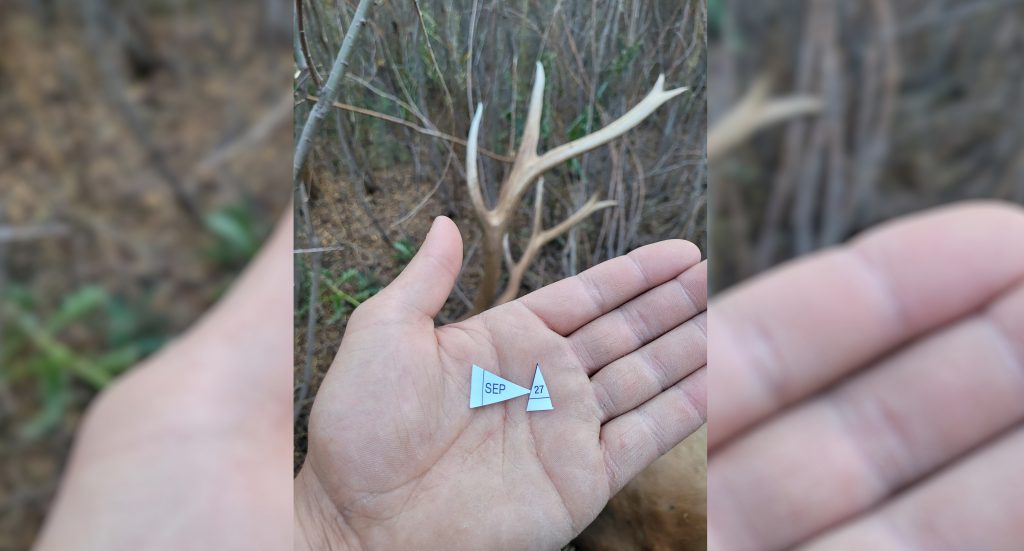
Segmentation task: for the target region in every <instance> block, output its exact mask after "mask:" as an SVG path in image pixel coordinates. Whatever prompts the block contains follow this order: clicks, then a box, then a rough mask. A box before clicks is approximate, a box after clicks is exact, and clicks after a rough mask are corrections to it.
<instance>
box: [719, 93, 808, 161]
mask: <svg viewBox="0 0 1024 551" xmlns="http://www.w3.org/2000/svg"><path fill="white" fill-rule="evenodd" d="M769 89H770V86H769V83H768V80H767V79H766V78H761V79H759V80H758V81H757V82H755V83H754V85H753V86H751V88H750V90H749V91H747V94H746V95H745V96H743V99H741V100H740V102H739V103H737V104H736V105H735V106H734V107H733V108H732V109H730V110H729V111H728V112H727V113H726V114H725V115H722V118H721V119H719V120H718V121H717V122H716V123H715V125H714V126H712V127H711V129H710V130H709V131H708V162H713V161H716V160H718V158H719V157H721V156H722V154H724V153H725V152H727V151H729V150H731V149H732V148H734V147H736V146H737V145H740V144H742V143H743V142H744V141H745V140H746V139H747V138H749V137H751V136H752V135H754V134H755V133H756V132H757V131H759V130H761V129H762V128H766V127H769V126H771V125H773V124H776V123H779V122H782V121H785V120H788V119H793V118H797V117H802V116H804V115H812V114H814V113H817V112H818V111H820V110H821V100H820V99H818V98H816V97H814V96H804V95H794V96H786V97H781V98H769V97H768V93H769Z"/></svg>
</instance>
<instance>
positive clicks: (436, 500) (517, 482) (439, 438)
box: [295, 218, 707, 549]
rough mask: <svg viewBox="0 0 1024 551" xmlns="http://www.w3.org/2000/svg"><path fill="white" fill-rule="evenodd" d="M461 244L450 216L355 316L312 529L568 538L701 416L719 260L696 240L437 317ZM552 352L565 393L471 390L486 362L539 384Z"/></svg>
mask: <svg viewBox="0 0 1024 551" xmlns="http://www.w3.org/2000/svg"><path fill="white" fill-rule="evenodd" d="M461 258H462V240H461V237H460V236H459V232H458V229H457V228H456V227H455V225H454V223H452V221H451V220H448V219H447V218H438V219H437V220H435V222H434V225H433V227H432V228H431V231H430V233H429V234H428V236H427V238H426V240H425V242H424V244H423V246H422V247H421V248H420V251H419V253H418V254H417V255H416V257H415V258H414V259H413V260H412V262H411V263H410V264H409V266H408V267H406V269H405V271H403V272H402V274H401V275H400V276H399V277H398V278H397V279H396V280H395V281H394V282H393V283H392V284H391V285H389V286H388V287H387V288H386V289H384V290H383V291H381V293H379V294H378V295H377V296H375V297H373V298H372V299H370V300H368V301H367V302H366V303H364V304H363V305H362V306H360V307H359V308H358V309H357V310H356V311H355V312H354V313H353V315H352V317H351V319H350V320H349V323H348V327H347V330H346V332H345V337H344V339H343V340H342V343H341V347H340V349H339V351H338V354H337V357H336V358H335V360H334V363H333V365H332V366H331V369H330V371H329V372H328V373H327V376H326V378H325V379H324V381H323V383H322V384H321V387H320V390H319V392H318V394H317V396H316V401H315V403H314V406H313V410H312V412H311V415H310V423H309V448H308V455H307V456H306V463H305V465H304V466H303V468H302V471H301V473H300V474H299V476H298V478H297V480H296V497H295V502H296V515H297V518H296V521H297V523H296V543H297V545H298V546H303V545H305V546H309V547H314V548H327V547H328V545H332V546H340V547H344V546H348V547H350V548H372V549H419V548H427V547H430V548H435V549H456V548H466V549H551V548H557V547H559V546H561V545H563V544H565V543H567V542H568V541H569V540H570V539H571V538H572V537H573V536H575V535H576V534H577V533H578V532H579V531H580V530H582V529H583V528H584V527H585V526H586V525H587V524H588V523H589V522H590V521H592V520H593V519H594V517H595V516H596V515H597V514H598V512H600V510H601V508H602V507H603V506H604V505H605V503H606V502H607V501H608V499H609V497H610V496H612V495H613V494H614V493H615V492H617V491H618V490H619V488H621V487H622V486H623V485H624V484H625V483H626V482H628V481H629V480H630V478H632V477H633V476H634V475H636V474H637V473H638V472H640V470H641V469H643V468H644V467H646V466H647V465H648V464H650V463H651V462H652V461H654V460H655V459H656V458H657V457H659V456H660V455H661V454H663V453H665V452H666V451H668V450H669V449H670V448H671V447H672V446H674V445H675V444H677V443H678V442H680V441H681V440H682V439H683V438H684V437H686V436H687V435H689V434H690V433H691V432H693V431H694V430H696V429H697V428H698V427H699V426H700V425H701V424H702V423H703V422H704V419H705V403H706V402H705V398H704V393H705V373H706V369H705V367H704V366H705V364H706V358H705V341H706V336H705V330H704V328H705V314H704V310H705V307H706V285H707V284H706V268H705V264H704V263H702V262H700V255H699V252H698V250H697V248H696V247H694V246H693V245H692V244H689V243H686V242H683V241H666V242H662V243H658V244H655V245H650V246H647V247H642V248H640V249H637V250H636V251H633V252H632V253H630V254H629V255H628V256H626V257H620V258H616V259H613V260H610V261H608V262H605V263H603V264H601V265H599V266H597V267H595V268H593V269H591V270H588V271H586V272H584V273H582V274H580V275H578V276H575V277H571V278H568V279H565V280H562V281H559V282H557V283H555V284H552V285H549V286H547V287H545V288H543V289H541V290H538V291H536V292H534V293H531V294H529V295H527V296H525V297H523V298H520V299H519V300H516V301H513V302H510V303H507V304H504V305H502V306H499V307H496V308H493V309H491V310H489V311H486V312H484V313H483V314H480V315H478V316H475V317H472V318H470V319H468V320H465V321H462V322H459V323H454V324H451V325H447V326H444V327H440V328H435V327H434V322H433V317H434V316H435V315H436V314H437V312H438V311H439V310H440V309H441V307H442V306H443V304H444V302H445V299H446V298H447V297H448V295H449V293H450V292H451V289H452V287H453V285H454V284H455V279H456V277H457V275H458V271H459V267H460V265H461ZM538 362H539V363H540V365H541V369H542V371H543V374H544V378H545V380H546V382H547V383H548V387H549V388H550V393H551V396H552V401H553V403H554V406H555V409H554V410H553V411H543V412H532V413H527V412H526V399H525V398H523V399H515V400H510V401H507V402H503V403H500V404H496V405H491V406H485V407H482V408H476V409H470V408H469V386H470V374H471V370H470V367H471V365H472V364H474V363H475V364H477V365H480V366H481V367H483V368H485V369H487V370H489V371H492V372H493V373H495V374H497V375H499V376H501V377H504V378H506V379H509V380H511V381H513V382H516V383H517V384H521V385H522V386H527V385H529V384H530V382H531V381H532V380H533V375H534V367H535V364H536V363H538ZM330 548H335V547H330Z"/></svg>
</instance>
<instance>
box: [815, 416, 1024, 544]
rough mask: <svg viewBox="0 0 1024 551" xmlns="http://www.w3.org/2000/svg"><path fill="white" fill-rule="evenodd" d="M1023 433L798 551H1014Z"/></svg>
mask: <svg viewBox="0 0 1024 551" xmlns="http://www.w3.org/2000/svg"><path fill="white" fill-rule="evenodd" d="M1022 457H1024V429H1021V428H1019V429H1017V430H1016V431H1015V432H1013V433H1011V434H1009V435H1007V436H1006V437H1004V438H1002V439H1000V440H998V441H997V442H995V443H994V444H993V445H991V446H988V447H986V448H985V449H982V450H980V451H979V452H978V453H976V454H973V455H971V456H970V457H968V458H967V459H966V460H964V461H962V462H960V463H958V464H955V465H953V466H952V467H951V468H950V469H948V470H946V471H944V472H942V473H940V474H939V475H937V476H935V477H933V478H931V479H929V480H927V481H925V482H924V483H922V484H921V485H919V486H918V487H915V488H913V489H911V490H910V491H909V492H908V493H906V494H905V495H903V496H901V497H900V498H898V499H897V500H895V501H893V502H892V503H890V504H888V505H886V506H885V507H883V508H881V509H879V510H877V511H875V512H873V513H871V514H869V515H867V516H865V517H863V518H861V519H859V520H857V521H855V522H852V523H849V524H847V525H844V526H843V527H841V528H839V529H837V530H835V531H834V532H831V533H829V534H826V535H824V536H822V537H820V538H818V539H816V540H814V541H812V542H810V543H809V544H807V545H806V546H805V547H802V549H807V550H812V549H878V550H880V551H889V550H892V551H901V550H904V549H985V550H991V551H1001V550H1006V551H1010V550H1014V551H1016V550H1018V549H1020V548H1021V541H1024V523H1022V522H1021V518H1022V517H1024V469H1021V468H1020V467H1021V458H1022Z"/></svg>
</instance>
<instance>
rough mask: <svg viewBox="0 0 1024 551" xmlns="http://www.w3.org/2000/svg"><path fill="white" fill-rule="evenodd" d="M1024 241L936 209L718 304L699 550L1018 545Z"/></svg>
mask: <svg viewBox="0 0 1024 551" xmlns="http://www.w3.org/2000/svg"><path fill="white" fill-rule="evenodd" d="M1021 243H1024V211H1021V210H1020V208H1019V207H1008V206H1005V205H1004V206H1000V205H997V204H991V203H982V204H968V205H963V206H956V207H951V208H945V209H940V210H938V211H935V212H931V213H927V214H923V215H918V216H914V217H911V218H908V219H904V220H900V221H898V222H894V223H892V224H889V225H886V226H883V227H882V228H879V229H877V230H873V231H871V232H869V233H868V234H867V235H865V236H863V237H861V238H858V239H857V240H855V241H854V242H853V243H852V244H850V245H848V246H846V247H843V248H840V249H836V250H832V251H828V252H825V253H821V254H819V255H815V256H814V257H811V258H808V259H804V260H801V261H799V262H796V263H793V264H791V265H789V266H787V267H784V268H781V269H779V270H775V271H773V272H772V273H771V274H767V275H765V276H764V277H762V278H759V279H757V280H755V281H754V282H751V283H749V284H747V285H744V286H742V287H740V288H737V289H736V290H734V291H731V292H730V293H728V294H727V295H726V296H723V297H722V298H721V299H720V300H719V301H718V302H716V303H715V304H713V305H712V309H713V311H714V316H713V320H712V323H711V335H712V336H713V337H712V338H713V340H714V342H713V344H712V347H711V351H710V359H711V361H712V363H713V365H714V366H715V370H714V375H713V380H712V382H711V395H710V399H711V404H712V409H713V411H712V412H711V423H710V424H709V433H708V446H709V458H708V459H709V463H708V508H709V511H708V512H709V517H708V520H709V525H708V532H709V548H710V549H712V550H714V551H718V550H729V551H732V550H739V551H744V550H748V549H750V550H754V549H757V550H773V549H789V548H793V547H798V546H799V548H800V549H873V550H874V549H878V550H903V549H986V550H999V549H1007V550H1010V549H1021V541H1024V525H1022V524H1021V522H1020V521H1021V518H1022V517H1024V470H1022V469H1021V464H1022V457H1024V399H1022V397H1024V254H1022V252H1021V251H1022V249H1021Z"/></svg>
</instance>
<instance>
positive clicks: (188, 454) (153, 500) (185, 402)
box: [34, 209, 292, 551]
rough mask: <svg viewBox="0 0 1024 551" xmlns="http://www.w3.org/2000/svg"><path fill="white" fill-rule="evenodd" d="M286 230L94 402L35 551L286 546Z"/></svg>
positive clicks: (286, 224)
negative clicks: (179, 332) (211, 303)
mask: <svg viewBox="0 0 1024 551" xmlns="http://www.w3.org/2000/svg"><path fill="white" fill-rule="evenodd" d="M291 233H292V217H291V214H290V209H289V214H287V215H286V216H285V217H284V218H283V219H282V220H281V222H280V223H279V224H278V226H277V230H276V231H275V232H274V235H273V237H272V238H271V239H270V240H269V241H268V243H267V245H265V246H264V248H263V250H262V251H261V252H260V254H259V256H258V257H257V258H256V259H255V260H254V261H253V262H252V264H251V265H250V266H249V267H248V268H247V269H246V271H245V273H244V274H243V275H242V276H241V277H240V278H239V279H238V281H237V282H236V283H235V285H234V286H233V287H232V289H231V291H230V292H229V293H228V294H227V295H226V296H225V298H224V299H222V300H221V301H220V302H219V303H218V304H217V305H216V306H215V307H214V308H213V309H211V311H210V312H208V313H207V314H205V315H204V316H203V317H202V318H201V319H200V320H199V321H197V322H196V323H195V324H194V325H193V326H192V327H191V328H190V329H189V331H188V332H187V333H186V334H185V335H183V336H181V337H179V338H178V339H177V340H175V341H174V342H172V343H170V344H168V345H167V346H166V347H164V349H163V350H161V351H160V352H159V353H158V354H156V355H155V356H154V357H152V358H150V359H148V360H146V361H145V362H144V363H143V364H142V365H140V366H139V367H136V368H134V369H133V370H132V371H131V372H129V373H128V374H126V375H124V376H122V377H121V378H119V379H118V381H117V382H116V383H115V384H114V385H113V386H112V387H111V388H109V389H107V390H106V391H104V392H103V394H102V395H100V396H99V397H98V398H97V399H96V400H95V401H94V402H93V404H92V405H91V406H90V408H89V412H88V414H87V415H86V418H85V420H84V421H83V423H82V426H81V427H80V428H79V429H78V431H77V434H76V437H75V446H74V450H73V453H72V455H71V459H70V461H69V464H68V467H67V469H66V471H65V473H64V475H63V480H62V482H61V489H60V492H59V493H58V496H57V499H56V502H55V504H54V506H53V508H52V509H51V511H50V514H49V515H48V517H47V521H46V525H45V527H44V529H43V532H42V534H41V536H40V538H39V539H38V541H37V542H36V545H35V547H34V549H35V550H36V551H50V550H63V549H75V550H79V551H88V550H97V551H98V550H103V551H108V550H121V549H147V550H153V551H156V550H164V549H166V550H182V549H221V550H239V551H249V550H252V549H285V548H287V547H288V546H289V545H291V538H292V514H291V513H292V503H291V497H292V466H291V465H292V454H291V453H290V452H291V448H292V408H291V398H292V397H291V389H292V367H291V362H292V340H291V338H290V336H291V330H292V321H291V315H292V292H291V279H292V273H291V272H292V252H291V249H292V247H291V241H292V238H291Z"/></svg>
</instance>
